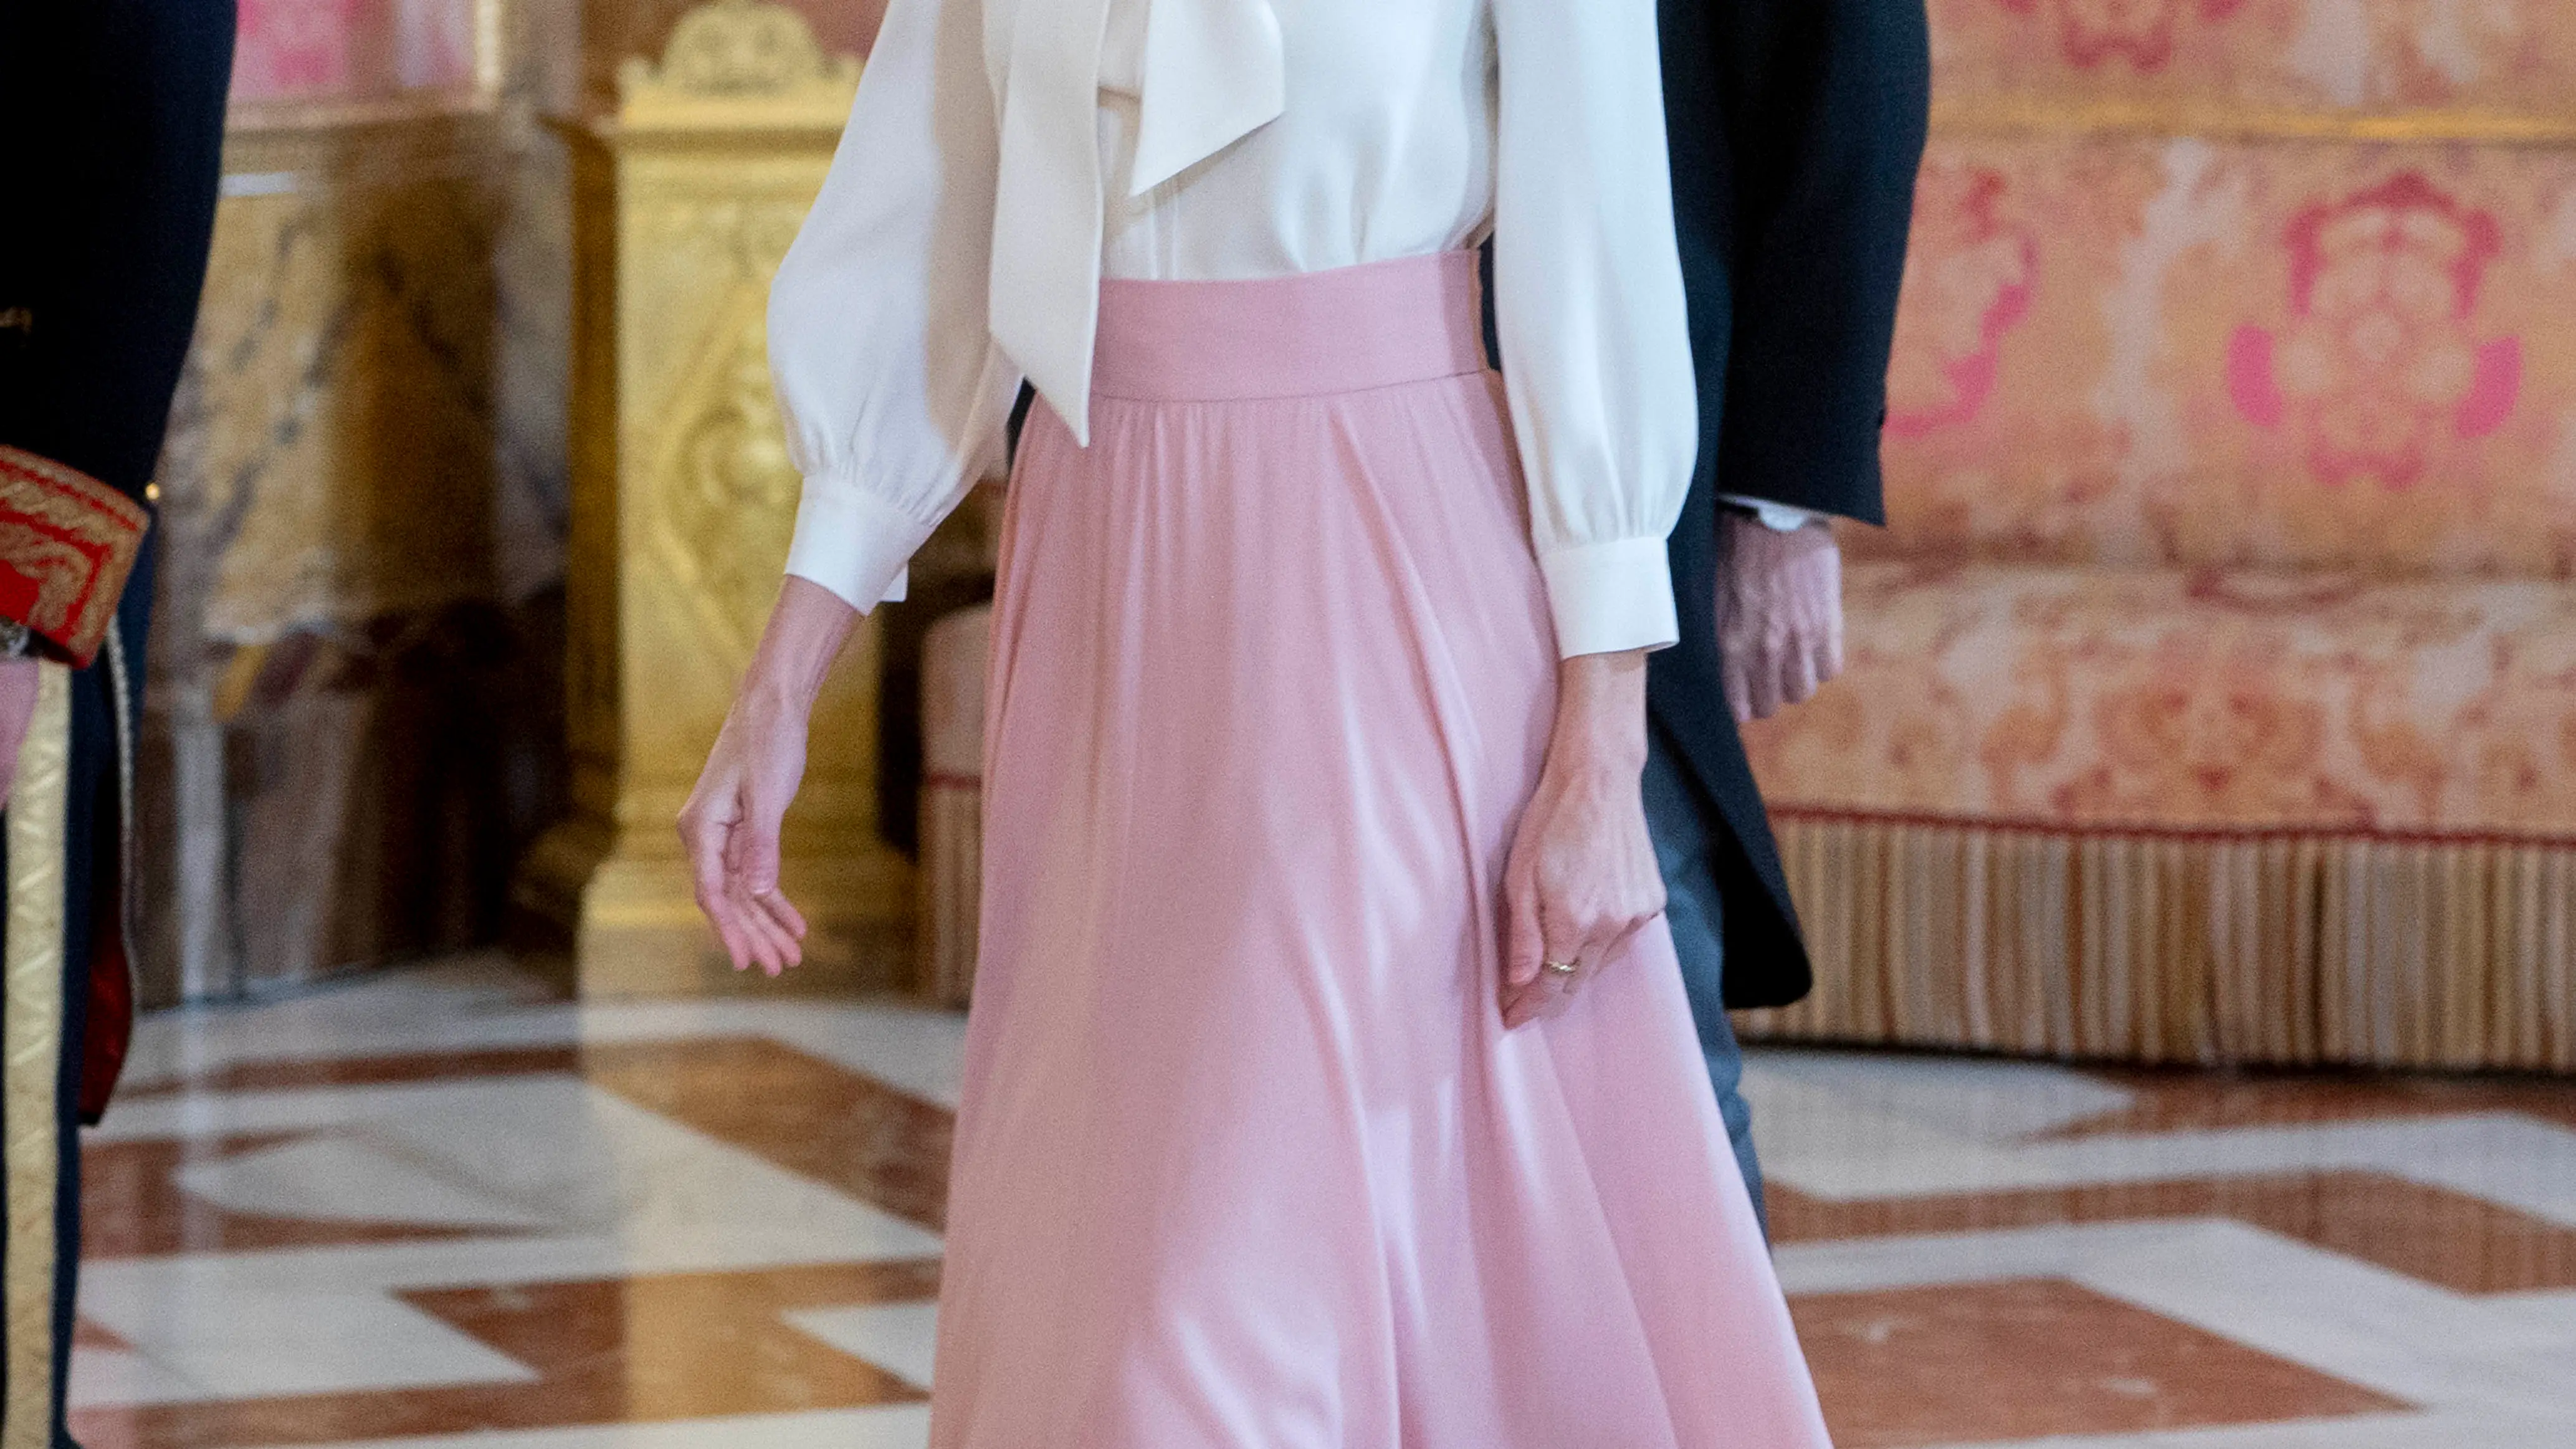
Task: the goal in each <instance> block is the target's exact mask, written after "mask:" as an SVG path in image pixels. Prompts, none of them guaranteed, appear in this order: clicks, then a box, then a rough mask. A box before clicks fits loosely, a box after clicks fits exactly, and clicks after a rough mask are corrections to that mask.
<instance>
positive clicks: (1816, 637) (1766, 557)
mask: <svg viewBox="0 0 2576 1449" xmlns="http://www.w3.org/2000/svg"><path fill="white" fill-rule="evenodd" d="M1718 527H1719V530H1720V533H1719V538H1718V544H1719V547H1720V548H1721V549H1722V550H1723V551H1724V556H1725V557H1724V565H1723V571H1722V572H1721V573H1720V575H1719V577H1718V581H1717V647H1718V651H1719V653H1720V654H1721V655H1722V656H1723V658H1724V661H1725V666H1726V702H1727V704H1728V705H1729V706H1731V707H1732V708H1733V709H1734V711H1735V717H1736V719H1737V720H1738V721H1743V720H1756V719H1768V718H1770V717H1771V716H1772V715H1774V714H1777V713H1778V712H1779V711H1780V709H1781V708H1782V707H1783V706H1786V705H1792V704H1798V703H1801V702H1803V701H1804V700H1806V699H1807V698H1808V696H1810V695H1813V694H1814V693H1815V692H1816V689H1817V687H1818V686H1819V685H1822V684H1823V683H1824V682H1825V681H1827V680H1829V679H1832V678H1833V677H1834V676H1835V675H1837V674H1840V673H1842V672H1843V556H1842V551H1841V550H1840V549H1838V548H1836V547H1835V546H1834V534H1833V529H1832V528H1831V527H1830V526H1829V525H1827V524H1826V523H1825V522H1824V521H1823V520H1822V519H1819V520H1817V521H1816V522H1813V523H1810V524H1808V525H1806V526H1805V527H1803V528H1796V529H1790V530H1787V531H1785V532H1784V531H1782V530H1780V529H1776V528H1772V527H1770V526H1769V525H1767V524H1765V523H1763V522H1762V520H1760V519H1758V518H1755V517H1752V516H1750V515H1748V514H1743V513H1738V512H1735V511H1732V510H1730V511H1729V512H1728V513H1727V514H1726V515H1725V517H1724V519H1723V521H1722V522H1720V524H1719V525H1718Z"/></svg>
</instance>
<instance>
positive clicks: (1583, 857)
mask: <svg viewBox="0 0 2576 1449" xmlns="http://www.w3.org/2000/svg"><path fill="white" fill-rule="evenodd" d="M1645 766H1646V656H1645V654H1644V653H1643V651H1632V652H1629V653H1625V654H1586V655H1581V656H1578V657H1576V658H1573V659H1568V660H1566V661H1565V662H1564V664H1563V665H1562V666H1561V667H1560V671H1559V675H1558V689H1557V701H1556V727H1555V732H1554V733H1553V734H1552V735H1551V736H1550V738H1549V741H1548V748H1547V764H1546V767H1545V768H1544V769H1543V770H1542V771H1541V772H1540V774H1539V783H1538V793H1537V794H1536V795H1535V796H1533V797H1532V798H1531V800H1530V805H1529V809H1528V811H1527V812H1525V813H1524V814H1523V815H1522V816H1521V824H1520V832H1519V834H1518V835H1517V836H1515V837H1514V839H1513V841H1512V854H1511V859H1510V861H1509V862H1508V863H1507V864H1506V865H1505V867H1504V871H1503V904H1504V910H1505V914H1506V918H1507V929H1508V932H1509V935H1508V937H1507V939H1506V948H1505V949H1506V955H1505V958H1504V972H1503V990H1502V1008H1503V1025H1504V1026H1505V1027H1508V1028H1517V1027H1521V1026H1525V1025H1527V1024H1529V1023H1530V1022H1533V1021H1539V1020H1542V1019H1544V1018H1547V1017H1550V1016H1554V1015H1556V1014H1557V1013H1558V1012H1560V1011H1563V1010H1564V1009H1565V1005H1566V1003H1567V1002H1568V1001H1569V1000H1571V999H1572V998H1573V996H1574V994H1575V993H1576V992H1577V991H1579V990H1581V989H1582V987H1583V983H1585V982H1586V981H1589V980H1590V979H1591V978H1592V976H1593V974H1594V973H1595V972H1597V971H1599V970H1600V969H1601V968H1602V966H1603V965H1605V964H1606V963H1608V962H1609V961H1610V960H1611V959H1612V958H1613V957H1615V956H1617V955H1618V954H1619V951H1620V948H1621V947H1623V946H1625V945H1626V944H1627V943H1628V939H1629V938H1630V937H1631V936H1634V935H1635V934H1636V933H1637V931H1638V929H1639V928H1640V927H1642V926H1644V925H1645V924H1646V923H1647V922H1649V921H1651V920H1653V919H1654V918H1655V916H1656V914H1657V913H1658V912H1660V911H1662V910H1663V908H1664V877H1663V872H1662V870H1661V869H1660V868H1658V867H1657V865H1656V864H1655V844H1654V840H1653V838H1652V837H1651V836H1649V835H1648V834H1647V833H1646V804H1645V794H1644V790H1643V788H1642V786H1641V785H1640V783H1639V781H1640V779H1641V778H1642V776H1643V774H1644V771H1645ZM1551 962H1554V963H1559V964H1563V965H1571V966H1572V967H1573V968H1574V970H1573V971H1572V972H1570V973H1569V972H1565V971H1561V970H1552V969H1550V967H1549V963H1551Z"/></svg>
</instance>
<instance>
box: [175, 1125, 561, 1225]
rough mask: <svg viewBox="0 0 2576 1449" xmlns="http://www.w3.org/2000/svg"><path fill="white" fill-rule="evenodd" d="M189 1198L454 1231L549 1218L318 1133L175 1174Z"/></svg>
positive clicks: (236, 1208)
mask: <svg viewBox="0 0 2576 1449" xmlns="http://www.w3.org/2000/svg"><path fill="white" fill-rule="evenodd" d="M172 1176H173V1177H174V1179H175V1180H176V1181H177V1182H178V1184H179V1186H180V1187H181V1188H182V1189H184V1190H185V1191H186V1192H187V1193H188V1194H189V1195H190V1196H191V1197H196V1198H201V1199H203V1200H205V1201H207V1202H210V1203H213V1204H215V1205H216V1206H218V1207H222V1208H224V1209H226V1210H228V1211H231V1212H237V1213H248V1214H265V1215H268V1216H273V1217H290V1218H303V1219H309V1220H321V1221H334V1222H377V1223H415V1224H426V1225H434V1226H439V1227H452V1228H491V1229H502V1228H531V1229H534V1228H547V1227H554V1226H556V1225H557V1224H556V1222H555V1220H554V1216H553V1215H551V1214H548V1213H543V1212H539V1211H535V1210H533V1209H530V1208H527V1207H522V1206H519V1205H516V1204H513V1203H511V1202H509V1201H507V1200H505V1199H503V1198H500V1197H497V1196H495V1195H493V1194H491V1193H488V1192H484V1191H481V1190H479V1189H477V1188H476V1187H474V1186H473V1185H472V1184H471V1183H466V1182H460V1181H458V1180H456V1179H455V1178H454V1177H453V1176H451V1175H448V1174H444V1173H441V1172H440V1171H439V1170H438V1168H437V1165H435V1164H431V1163H423V1162H420V1161H417V1160H413V1159H410V1158H407V1157H405V1156H402V1155H400V1154H398V1153H397V1152H394V1151H391V1150H388V1147H387V1146H386V1145H385V1144H380V1143H376V1142H371V1141H368V1140H366V1139H365V1138H364V1137H362V1136H348V1137H315V1138H304V1139H301V1140H298V1141H294V1142H287V1143H281V1144H280V1145H278V1146H275V1147H268V1148H262V1149H259V1150H257V1151H253V1152H240V1153H235V1154H233V1155H231V1156H229V1157H223V1158H218V1159H215V1160H212V1161H203V1162H189V1163H186V1164H183V1165H182V1166H181V1167H180V1168H179V1169H178V1170H177V1171H176V1172H175V1173H173V1174H172Z"/></svg>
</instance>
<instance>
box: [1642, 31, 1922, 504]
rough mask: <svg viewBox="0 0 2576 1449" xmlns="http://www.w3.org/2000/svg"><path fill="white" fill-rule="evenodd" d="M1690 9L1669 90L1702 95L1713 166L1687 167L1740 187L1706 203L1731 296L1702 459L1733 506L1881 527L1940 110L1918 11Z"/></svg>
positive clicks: (1696, 105) (1697, 107)
mask: <svg viewBox="0 0 2576 1449" xmlns="http://www.w3.org/2000/svg"><path fill="white" fill-rule="evenodd" d="M1676 9H1679V10H1683V11H1695V12H1697V14H1696V15H1693V16H1691V17H1690V19H1689V21H1688V22H1687V23H1685V24H1684V25H1682V26H1680V27H1677V29H1678V30H1679V34H1678V35H1677V36H1675V37H1673V38H1672V39H1669V40H1668V43H1667V55H1668V66H1670V67H1672V68H1673V69H1674V71H1675V72H1677V73H1676V74H1674V75H1672V76H1671V77H1669V78H1668V83H1670V84H1678V85H1685V86H1696V87H1702V88H1704V90H1703V91H1702V93H1700V94H1698V95H1694V96H1690V97H1687V98H1677V99H1676V101H1675V109H1676V111H1677V112H1680V111H1684V110H1687V111H1688V113H1689V115H1690V117H1691V119H1692V121H1693V122H1694V123H1696V124H1698V125H1700V126H1702V127H1704V128H1705V130H1704V132H1703V142H1702V144H1703V145H1705V146H1707V147H1708V149H1709V151H1710V152H1711V153H1712V154H1709V155H1707V156H1705V158H1704V159H1703V160H1702V161H1701V164H1700V165H1698V166H1695V167H1693V168H1690V169H1691V171H1692V172H1693V173H1694V174H1695V175H1697V176H1699V177H1704V178H1707V180H1706V183H1705V184H1707V185H1712V186H1724V187H1726V188H1727V190H1728V191H1729V193H1730V194H1729V195H1728V196H1726V197H1725V198H1723V199H1717V200H1711V199H1705V198H1704V199H1702V201H1701V202H1700V204H1699V205H1698V206H1697V207H1696V208H1695V210H1696V212H1697V215H1698V217H1699V219H1700V220H1701V221H1702V223H1703V225H1704V227H1705V228H1706V231H1707V234H1706V235H1704V236H1703V238H1702V245H1703V246H1704V247H1706V248H1709V249H1710V250H1712V251H1713V252H1715V253H1716V255H1715V256H1713V257H1711V258H1710V260H1711V261H1713V262H1715V263H1717V264H1718V265H1720V266H1722V267H1723V268H1724V272H1725V275H1726V278H1727V285H1726V290H1727V292H1728V293H1729V295H1728V297H1727V298H1726V300H1725V305H1726V310H1727V316H1726V318H1725V319H1724V326H1725V328H1726V331H1727V332H1728V334H1729V335H1727V336H1725V337H1724V338H1723V339H1722V342H1721V345H1719V346H1718V347H1716V348H1715V349H1714V352H1713V356H1714V358H1715V359H1717V360H1718V362H1717V365H1720V366H1723V367H1724V369H1725V375H1724V378H1723V379H1722V381H1718V380H1714V379H1712V380H1711V381H1712V382H1716V383H1717V385H1716V386H1713V387H1710V388H1709V389H1708V390H1709V391H1711V392H1716V393H1719V394H1720V395H1721V396H1722V398H1723V404H1722V406H1721V407H1720V408H1717V409H1714V410H1713V411H1716V412H1717V413H1718V414H1719V418H1718V419H1716V420H1704V423H1705V425H1706V433H1705V436H1706V437H1708V438H1709V439H1710V440H1712V441H1713V442H1716V443H1717V444H1718V446H1716V447H1714V448H1713V449H1711V450H1710V451H1711V452H1713V454H1714V457H1713V458H1712V457H1704V458H1703V466H1713V467H1714V468H1715V470H1716V477H1715V482H1716V485H1717V491H1718V492H1719V493H1721V494H1723V495H1728V496H1732V497H1736V498H1745V499H1760V500H1767V501H1770V502H1774V503H1784V504H1789V505H1792V506H1795V507H1799V508H1805V509H1809V510H1812V511H1815V512H1819V513H1834V514H1841V515H1843V516H1845V517H1850V518H1857V519H1861V520H1864V521H1866V522H1870V523H1879V522H1883V521H1884V518H1885V510H1884V506H1883V504H1882V501H1881V488H1880V477H1879V458H1878V446H1879V431H1880V428H1881V426H1882V424H1883V423H1884V421H1885V418H1886V410H1887V362H1888V349H1889V344H1890V341H1891V340H1892V338H1893V336H1894V334H1895V328H1896V303H1897V293H1898V290H1899V286H1900V284H1901V283H1902V281H1903V279H1904V272H1905V248H1906V241H1907V232H1908V229H1909V225H1910V222H1911V219H1912V213H1913V200H1914V180H1915V173H1916V169H1917V167H1918V166H1919V165H1920V164H1921V161H1922V155H1923V142H1924V132H1925V129H1926V121H1927V113H1928V110H1929V106H1930V98H1931V61H1930V53H1929V40H1928V36H1927V26H1926V22H1925V16H1924V6H1923V0H1681V4H1680V6H1678V7H1676V6H1673V5H1668V6H1667V7H1666V10H1667V14H1668V15H1670V14H1673V13H1674V12H1675V10H1676ZM1676 41H1677V42H1678V44H1679V45H1680V46H1682V47H1684V48H1685V49H1686V50H1698V51H1699V53H1697V54H1689V53H1681V54H1676V53H1675V42H1676ZM1701 46H1704V47H1705V49H1704V50H1700V47H1701ZM1678 119H1679V116H1678V115H1677V120H1678ZM1709 133H1714V134H1709ZM1694 301H1695V302H1696V301H1697V299H1696V298H1695V299H1694ZM1694 320H1695V323H1696V322H1697V320H1698V319H1694ZM1695 330H1696V328H1695Z"/></svg>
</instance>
